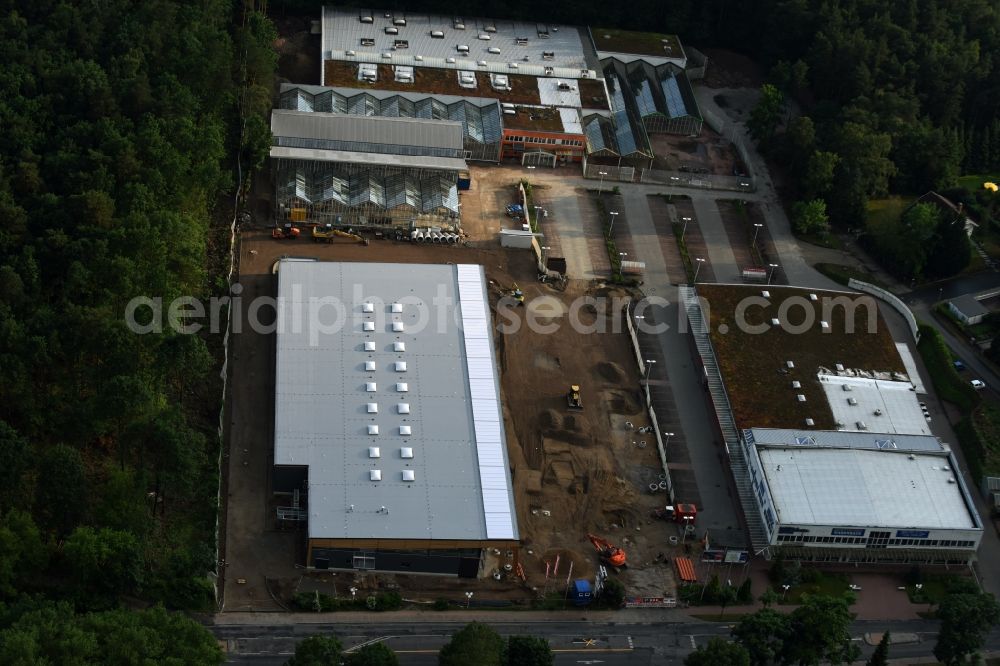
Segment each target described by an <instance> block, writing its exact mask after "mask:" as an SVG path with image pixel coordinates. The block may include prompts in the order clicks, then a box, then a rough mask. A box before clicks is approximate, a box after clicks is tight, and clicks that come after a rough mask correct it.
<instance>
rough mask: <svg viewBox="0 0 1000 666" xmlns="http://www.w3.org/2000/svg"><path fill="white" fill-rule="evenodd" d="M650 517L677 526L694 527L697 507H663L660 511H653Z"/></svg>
mask: <svg viewBox="0 0 1000 666" xmlns="http://www.w3.org/2000/svg"><path fill="white" fill-rule="evenodd" d="M652 517H653V518H658V519H660V520H666V521H668V522H671V523H677V524H678V525H685V526H686V525H694V524H695V521H696V520H697V519H698V507H696V506H695V505H694V504H676V505H673V506H665V507H663V508H662V509H654V510H653V513H652Z"/></svg>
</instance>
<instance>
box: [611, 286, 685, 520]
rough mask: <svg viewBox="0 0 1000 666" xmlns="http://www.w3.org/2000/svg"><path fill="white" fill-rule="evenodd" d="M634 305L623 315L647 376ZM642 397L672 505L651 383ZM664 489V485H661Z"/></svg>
mask: <svg viewBox="0 0 1000 666" xmlns="http://www.w3.org/2000/svg"><path fill="white" fill-rule="evenodd" d="M633 309H634V308H633V305H632V301H631V300H630V301H629V302H628V303H626V304H625V307H624V308H623V313H622V314H623V315H624V317H625V323H626V326H627V327H628V335H629V338H630V339H631V340H632V350H633V351H634V352H635V358H636V362H637V364H638V366H639V372H640V373H642V376H644V377H645V376H646V362H645V361H644V360H643V357H644V355H643V353H642V347H641V346H640V345H639V335H638V332H637V331H636V329H635V317H634V316H633ZM642 395H643V398H644V401H645V405H646V412H647V413H648V414H649V422H650V425H652V427H653V434H654V435H655V436H656V449H657V451H659V453H660V465H661V466H662V467H663V480H664V482H666V484H667V488H666V491H667V495H668V496H669V497H670V503H671V504H673V503H674V484H673V481H671V480H670V469H669V467H668V466H667V448H666V446H665V444H664V442H663V431H662V430H661V429H660V423H659V420H658V419H657V418H656V411H655V410H654V409H653V396H652V393H651V392H650V387H649V382H643V387H642ZM661 487H662V485H661Z"/></svg>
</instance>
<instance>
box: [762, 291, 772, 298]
mask: <svg viewBox="0 0 1000 666" xmlns="http://www.w3.org/2000/svg"><path fill="white" fill-rule="evenodd" d="M760 295H761V296H763V297H764V298H771V292H769V291H768V290H766V289H765V290H764V291H762V292H760Z"/></svg>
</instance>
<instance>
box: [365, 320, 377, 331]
mask: <svg viewBox="0 0 1000 666" xmlns="http://www.w3.org/2000/svg"><path fill="white" fill-rule="evenodd" d="M364 329H365V330H366V331H374V330H375V322H373V321H366V322H365V323H364Z"/></svg>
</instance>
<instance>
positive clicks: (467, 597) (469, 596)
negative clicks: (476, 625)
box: [465, 592, 473, 610]
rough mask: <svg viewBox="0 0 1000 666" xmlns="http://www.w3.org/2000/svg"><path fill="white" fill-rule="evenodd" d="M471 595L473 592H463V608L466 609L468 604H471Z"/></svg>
mask: <svg viewBox="0 0 1000 666" xmlns="http://www.w3.org/2000/svg"><path fill="white" fill-rule="evenodd" d="M472 595H473V592H466V593H465V600H466V601H465V609H466V610H468V609H469V606H471V605H472Z"/></svg>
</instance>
